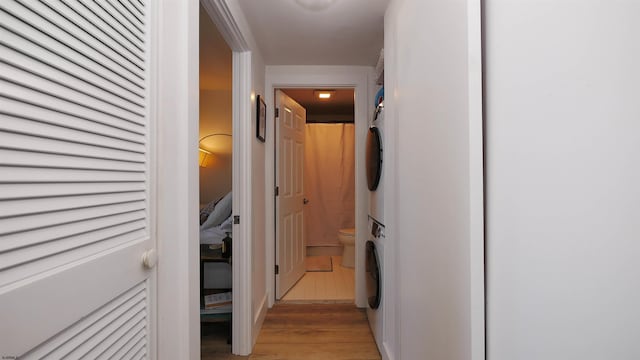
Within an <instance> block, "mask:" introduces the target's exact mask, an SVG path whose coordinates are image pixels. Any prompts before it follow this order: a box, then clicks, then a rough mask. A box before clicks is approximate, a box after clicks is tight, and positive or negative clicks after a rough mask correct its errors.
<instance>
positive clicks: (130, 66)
mask: <svg viewBox="0 0 640 360" xmlns="http://www.w3.org/2000/svg"><path fill="white" fill-rule="evenodd" d="M20 3H21V4H22V5H23V6H24V7H25V8H28V9H30V10H31V11H33V12H34V13H38V14H40V15H41V16H43V17H45V18H46V19H47V20H48V21H49V22H50V23H51V24H53V25H55V26H57V27H58V28H59V29H60V30H62V31H64V32H66V33H68V34H72V35H70V36H73V37H74V38H76V39H78V41H80V42H82V43H83V44H84V45H85V46H88V47H90V48H92V49H93V50H95V52H96V53H99V54H101V55H102V56H104V57H106V58H108V59H110V60H111V61H114V62H117V63H120V66H121V67H122V68H123V69H125V70H126V71H128V72H130V73H132V74H136V76H138V77H140V78H143V77H144V74H143V69H144V58H143V57H140V56H139V55H138V54H136V56H133V57H131V56H128V55H129V54H126V53H121V52H120V51H117V50H116V47H117V44H115V43H113V42H110V43H107V42H108V41H109V39H108V38H96V37H95V36H94V35H93V34H92V32H90V30H91V28H88V29H87V28H85V27H81V26H79V24H77V23H75V22H73V21H71V20H70V19H68V18H66V17H65V16H63V15H61V13H59V12H57V11H54V10H53V9H52V8H51V7H49V6H47V5H45V4H44V3H41V2H35V1H25V0H20ZM96 40H98V41H100V42H102V43H103V44H104V45H106V46H93V45H92V43H93V42H95V41H96ZM105 41H107V42H105Z"/></svg>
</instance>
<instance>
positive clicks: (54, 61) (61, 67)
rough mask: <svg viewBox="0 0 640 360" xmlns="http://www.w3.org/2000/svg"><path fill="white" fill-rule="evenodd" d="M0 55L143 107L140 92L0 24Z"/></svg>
mask: <svg viewBox="0 0 640 360" xmlns="http://www.w3.org/2000/svg"><path fill="white" fill-rule="evenodd" d="M0 44H1V45H0V50H2V52H0V54H1V55H2V56H3V57H4V56H7V57H8V56H10V54H8V53H6V51H9V49H11V50H12V51H16V52H19V53H20V54H23V55H24V56H27V57H29V58H31V59H33V60H34V61H35V62H39V63H41V64H43V66H48V67H51V68H53V69H56V70H58V71H60V72H62V73H64V74H66V75H68V76H72V77H75V78H77V79H78V80H80V81H82V82H85V83H87V84H90V85H91V86H94V87H97V88H99V89H102V90H104V91H107V92H109V94H111V95H113V96H115V97H119V98H121V99H123V100H125V101H128V102H130V103H131V104H134V105H137V106H138V107H142V106H144V103H143V101H142V99H143V96H142V95H141V93H140V89H137V88H134V87H133V86H132V85H131V84H129V83H124V82H122V81H120V80H119V79H117V78H114V77H111V76H109V74H100V73H96V72H95V71H93V70H92V68H91V66H89V65H86V64H83V63H81V62H75V61H74V60H73V59H69V58H66V57H64V56H62V55H61V54H59V53H56V52H54V51H52V50H51V49H50V48H49V47H46V46H41V45H39V44H37V43H34V42H32V41H31V40H29V39H26V38H24V37H22V36H20V35H18V34H15V33H13V32H10V31H8V30H7V29H5V28H3V27H2V24H0Z"/></svg>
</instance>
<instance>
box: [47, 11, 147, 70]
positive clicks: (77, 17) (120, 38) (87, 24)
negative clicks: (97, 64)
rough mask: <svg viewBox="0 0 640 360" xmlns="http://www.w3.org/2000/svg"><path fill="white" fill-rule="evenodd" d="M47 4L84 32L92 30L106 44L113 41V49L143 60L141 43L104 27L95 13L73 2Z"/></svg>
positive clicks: (111, 28) (108, 27) (104, 24)
mask: <svg viewBox="0 0 640 360" xmlns="http://www.w3.org/2000/svg"><path fill="white" fill-rule="evenodd" d="M47 3H49V4H50V5H51V6H55V7H56V8H57V10H58V11H60V12H61V13H63V14H65V16H67V17H68V18H69V19H73V20H74V21H75V22H76V23H78V24H81V25H82V28H83V29H85V31H91V30H89V29H93V31H94V34H95V36H96V37H98V38H100V40H101V41H103V42H105V43H106V44H111V41H113V42H115V43H116V44H117V45H114V48H123V49H127V51H128V52H129V53H130V54H131V56H133V57H135V58H137V59H138V60H144V47H143V44H142V43H140V42H137V41H132V40H131V39H129V38H127V37H126V36H124V35H123V34H121V33H119V32H118V31H117V30H116V29H114V28H113V27H111V26H106V24H107V23H105V22H104V21H103V20H102V18H100V17H99V16H97V15H96V14H95V13H93V12H91V11H82V10H84V9H86V8H85V7H84V6H83V5H82V4H80V3H78V2H75V1H74V2H68V1H64V0H47ZM100 34H103V35H104V36H105V37H107V38H108V39H111V40H103V35H100ZM132 61H133V60H132Z"/></svg>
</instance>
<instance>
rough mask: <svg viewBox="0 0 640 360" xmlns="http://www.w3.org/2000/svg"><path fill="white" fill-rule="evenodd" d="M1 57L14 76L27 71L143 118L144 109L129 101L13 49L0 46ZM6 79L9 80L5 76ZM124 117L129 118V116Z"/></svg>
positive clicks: (5, 66)
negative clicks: (18, 70)
mask: <svg viewBox="0 0 640 360" xmlns="http://www.w3.org/2000/svg"><path fill="white" fill-rule="evenodd" d="M0 51H1V54H2V55H1V57H0V61H3V62H5V65H4V66H3V67H4V68H6V69H9V70H8V71H12V72H13V74H14V77H15V75H18V74H20V73H18V72H16V71H15V69H20V70H22V71H28V72H30V73H32V74H33V75H35V76H38V77H40V78H42V79H43V80H46V81H48V82H53V83H55V84H56V85H58V86H63V87H66V88H68V89H69V90H73V91H76V92H80V93H82V94H84V95H86V96H89V97H92V98H93V99H95V100H99V101H101V102H104V104H105V105H110V106H114V107H117V108H119V109H121V110H124V111H127V112H128V113H130V114H133V115H137V116H144V107H142V106H141V105H137V104H135V103H132V102H130V101H127V100H125V99H123V98H122V97H120V96H117V95H114V94H112V93H110V92H108V91H106V90H103V89H101V88H99V87H97V86H94V85H92V84H90V83H89V82H86V81H82V80H80V79H78V77H77V76H75V75H72V74H68V73H65V72H63V71H61V70H58V69H56V68H55V67H52V66H50V65H48V64H45V63H43V62H41V61H38V60H36V59H34V58H32V57H29V56H27V55H25V54H22V53H19V52H17V51H15V50H13V49H10V48H7V47H4V46H0ZM7 78H10V77H9V75H8V74H7ZM14 81H15V80H14ZM103 106H104V105H103ZM125 116H130V115H129V114H127V115H125Z"/></svg>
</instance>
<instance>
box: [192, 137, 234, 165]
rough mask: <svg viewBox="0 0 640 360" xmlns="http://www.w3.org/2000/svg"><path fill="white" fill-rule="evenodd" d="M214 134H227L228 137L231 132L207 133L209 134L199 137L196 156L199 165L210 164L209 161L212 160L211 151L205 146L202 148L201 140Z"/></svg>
mask: <svg viewBox="0 0 640 360" xmlns="http://www.w3.org/2000/svg"><path fill="white" fill-rule="evenodd" d="M214 136H228V137H232V136H231V134H224V133H217V134H209V135H205V136H203V137H201V138H200V140H199V141H198V150H199V151H198V153H199V158H198V164H199V165H200V167H205V168H206V167H207V166H209V165H211V161H212V160H213V157H214V154H213V152H212V151H210V150H207V149H206V148H204V147H203V146H202V140H204V139H207V138H210V137H214Z"/></svg>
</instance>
